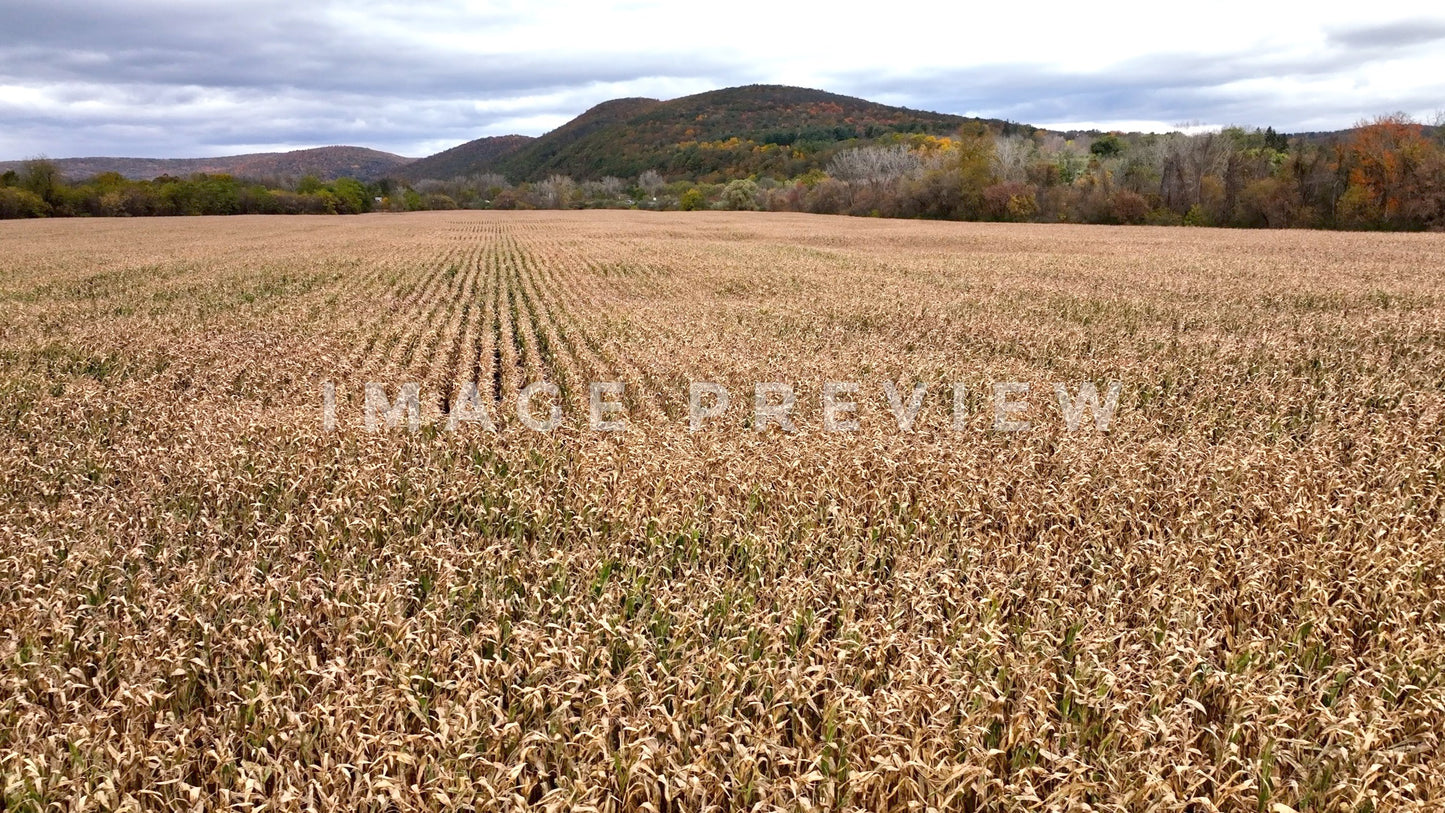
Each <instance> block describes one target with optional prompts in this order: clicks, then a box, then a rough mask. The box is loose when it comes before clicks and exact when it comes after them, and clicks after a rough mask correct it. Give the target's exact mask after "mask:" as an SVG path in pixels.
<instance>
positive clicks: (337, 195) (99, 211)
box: [0, 159, 380, 218]
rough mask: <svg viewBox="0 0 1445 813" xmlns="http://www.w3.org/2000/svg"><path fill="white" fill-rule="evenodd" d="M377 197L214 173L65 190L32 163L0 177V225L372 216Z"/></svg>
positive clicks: (50, 169)
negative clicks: (2, 221) (39, 220)
mask: <svg viewBox="0 0 1445 813" xmlns="http://www.w3.org/2000/svg"><path fill="white" fill-rule="evenodd" d="M378 191H380V190H379V189H378V188H377V187H376V186H374V185H369V184H364V183H362V182H361V181H358V180H355V179H353V178H338V179H336V180H334V181H330V182H322V181H321V180H319V179H317V178H316V177H314V176H305V177H303V178H301V179H300V180H298V181H295V182H289V183H288V182H284V181H270V182H266V181H258V180H243V179H240V178H235V177H232V176H230V175H221V174H217V175H208V174H195V175H191V176H189V177H186V178H175V177H171V176H168V175H163V176H161V177H159V178H156V179H154V180H149V181H137V180H131V179H128V178H126V177H124V176H122V175H120V174H119V173H116V172H105V173H101V174H99V175H96V176H94V177H92V178H89V179H87V180H85V181H82V182H79V183H70V182H67V181H66V180H65V178H64V177H63V176H62V175H61V173H60V170H59V168H58V167H57V166H56V165H55V164H54V163H53V162H51V161H47V160H44V159H37V160H34V161H27V162H25V164H24V165H23V166H22V167H21V169H20V170H19V171H18V172H17V171H15V170H9V171H7V172H5V173H4V174H0V218H23V217H150V216H162V215H243V214H360V213H362V212H369V211H372V209H373V208H374V207H375V201H376V199H377V192H378Z"/></svg>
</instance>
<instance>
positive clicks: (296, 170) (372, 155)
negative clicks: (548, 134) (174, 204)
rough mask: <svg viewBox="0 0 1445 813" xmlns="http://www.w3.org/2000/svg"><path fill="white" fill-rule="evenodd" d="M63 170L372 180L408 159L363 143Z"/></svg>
mask: <svg viewBox="0 0 1445 813" xmlns="http://www.w3.org/2000/svg"><path fill="white" fill-rule="evenodd" d="M51 160H52V162H53V163H54V164H55V165H56V166H58V167H59V168H60V172H61V174H63V175H64V176H65V177H66V178H68V179H71V180H80V179H83V178H89V177H91V176H94V175H98V174H100V173H102V172H118V173H120V174H121V175H123V176H125V177H127V178H130V179H132V180H149V179H151V178H158V177H160V176H162V175H172V176H177V177H182V176H187V175H192V174H194V173H197V172H205V173H209V174H227V175H235V176H237V177H244V178H288V177H289V178H300V177H302V176H305V175H315V176H317V177H318V178H320V179H321V180H324V181H330V180H334V179H336V178H340V177H343V176H346V177H352V178H358V179H361V180H368V181H369V180H375V179H377V178H383V177H386V176H388V175H394V174H396V172H397V170H398V169H400V168H401V167H404V166H406V165H407V164H410V163H411V162H412V161H413V160H415V159H412V158H406V157H404V156H400V155H394V154H392V153H389V152H382V151H380V150H373V149H368V148H366V147H347V146H339V147H316V148H314V149H309V150H292V151H290V152H258V153H250V154H246V155H223V156H217V157H214V158H108V157H100V158H55V159H51ZM24 163H25V162H24V161H0V172H4V171H6V170H9V169H14V170H17V171H18V170H19V169H20V168H21V167H22V166H23V165H24Z"/></svg>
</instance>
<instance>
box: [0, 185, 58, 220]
mask: <svg viewBox="0 0 1445 813" xmlns="http://www.w3.org/2000/svg"><path fill="white" fill-rule="evenodd" d="M50 211H51V209H50V204H48V203H46V202H45V199H44V198H42V197H40V196H39V195H37V194H35V193H34V192H31V191H30V190H28V189H16V188H14V187H0V219H9V218H19V217H45V216H47V215H49V214H50Z"/></svg>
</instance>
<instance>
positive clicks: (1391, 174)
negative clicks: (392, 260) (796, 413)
mask: <svg viewBox="0 0 1445 813" xmlns="http://www.w3.org/2000/svg"><path fill="white" fill-rule="evenodd" d="M416 190H417V192H418V194H419V195H420V197H421V199H422V204H423V206H424V207H425V208H452V207H460V208H493V209H517V208H592V207H617V208H649V209H681V210H691V209H761V210H772V211H798V212H813V213H819V214H847V215H860V216H881V217H901V218H936V219H949V220H988V221H1016V222H1072V223H1102V224H1156V225H1187V226H1234V227H1245V228H1290V227H1293V228H1317V229H1381V230H1426V229H1445V128H1442V127H1441V126H1438V125H1437V126H1433V127H1426V126H1424V125H1421V124H1419V123H1417V122H1414V121H1412V120H1410V119H1409V118H1408V117H1406V116H1404V115H1400V114H1397V115H1391V116H1382V117H1379V118H1376V119H1374V120H1372V121H1369V122H1363V123H1361V124H1360V125H1358V126H1357V127H1355V128H1354V129H1352V130H1349V131H1346V132H1343V133H1336V134H1329V135H1326V136H1318V137H1311V136H1295V137H1286V136H1284V135H1282V134H1280V133H1277V132H1275V131H1274V129H1273V128H1265V129H1262V130H1261V129H1252V130H1247V129H1244V128H1239V127H1231V128H1225V129H1223V130H1219V131H1210V132H1200V133H1193V134H1187V133H1179V132H1176V133H1168V134H1147V133H1129V134H1124V133H1076V134H1071V135H1066V134H1060V133H1052V132H1047V131H1042V130H1031V129H1029V128H1024V127H1012V128H1010V129H1009V131H1008V132H1006V133H1005V132H1000V131H999V130H997V129H990V128H989V127H987V126H985V125H983V124H969V125H965V126H964V128H963V129H961V130H959V131H958V132H956V133H954V134H952V135H950V136H937V135H931V134H926V133H913V134H894V135H893V136H892V137H891V138H889V139H884V140H881V141H875V142H874V143H869V144H863V145H860V146H855V147H851V148H845V149H842V150H839V151H837V152H836V153H834V154H833V156H832V158H831V160H830V161H829V162H828V163H827V164H826V166H825V167H823V168H813V169H810V170H808V171H807V172H805V173H802V174H800V175H797V176H795V177H791V178H785V179H780V178H775V177H772V176H768V175H753V176H750V177H748V178H737V179H733V180H729V181H726V182H720V183H696V182H693V181H691V180H688V179H687V178H679V179H674V180H671V181H669V180H667V179H666V178H664V176H663V175H662V174H660V173H658V172H657V171H655V170H648V171H646V172H643V173H642V174H640V175H639V176H637V177H636V178H635V179H631V180H623V179H620V178H616V177H604V178H601V179H598V180H591V181H581V182H579V181H574V180H573V179H572V178H570V177H568V176H565V175H552V176H550V177H549V178H547V179H545V180H543V181H539V182H535V183H530V184H527V183H524V184H517V185H511V184H508V183H507V180H506V179H505V178H504V177H502V176H501V175H497V174H481V175H475V176H469V177H459V178H454V179H452V180H450V181H422V182H420V183H418V184H417V185H416Z"/></svg>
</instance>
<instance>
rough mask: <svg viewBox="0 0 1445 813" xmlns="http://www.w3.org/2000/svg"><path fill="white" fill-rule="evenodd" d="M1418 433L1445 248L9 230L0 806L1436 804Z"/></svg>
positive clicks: (551, 228) (1064, 230) (608, 220)
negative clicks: (1098, 398)
mask: <svg viewBox="0 0 1445 813" xmlns="http://www.w3.org/2000/svg"><path fill="white" fill-rule="evenodd" d="M544 380H545V381H549V382H553V383H555V384H557V385H558V386H559V387H560V388H561V391H562V394H563V398H562V401H563V408H564V412H563V424H562V426H561V428H559V429H558V430H556V431H555V432H552V433H548V434H542V433H538V432H535V431H533V430H531V429H528V428H526V427H525V426H521V425H519V424H518V422H517V420H516V419H515V409H514V404H515V396H516V394H517V393H518V391H519V390H520V388H521V387H523V386H525V385H526V384H528V383H531V382H535V381H544ZM610 380H619V381H622V382H624V383H625V385H626V396H625V400H626V404H627V408H628V421H629V424H628V428H627V429H626V430H625V431H623V432H621V433H603V432H594V431H590V430H589V429H588V428H587V424H586V411H587V407H586V398H587V382H590V381H610ZM885 380H892V381H900V382H903V383H902V384H901V388H902V389H904V390H905V392H906V391H907V387H908V386H909V385H910V384H911V382H914V381H918V382H924V383H926V384H928V385H929V390H928V394H927V398H926V401H925V403H924V407H923V412H922V414H921V416H920V417H919V419H918V423H917V424H916V425H915V426H914V427H913V431H911V432H904V431H902V430H900V429H899V428H898V427H897V426H896V425H895V424H894V422H893V416H892V414H891V413H890V412H889V409H888V406H887V403H886V401H885V400H884V398H883V396H882V394H881V393H882V390H881V389H880V387H881V386H882V382H883V381H885ZM1110 380H1119V381H1121V382H1122V384H1123V389H1122V395H1121V396H1120V400H1119V405H1118V412H1117V414H1116V415H1115V417H1114V421H1113V425H1112V427H1111V429H1110V431H1109V432H1107V433H1105V432H1101V431H1097V430H1096V429H1094V428H1093V427H1091V426H1089V425H1088V424H1086V425H1085V426H1084V428H1082V429H1081V430H1080V431H1078V432H1074V433H1070V432H1067V431H1065V428H1064V424H1063V420H1062V418H1061V416H1060V409H1059V406H1058V404H1057V402H1056V401H1055V400H1054V396H1053V392H1052V389H1051V387H1052V383H1053V382H1066V383H1068V384H1069V386H1070V387H1075V386H1076V385H1077V384H1078V383H1080V382H1083V381H1093V382H1096V383H1097V384H1098V385H1099V387H1100V389H1101V390H1102V389H1103V388H1104V386H1105V385H1106V383H1107V382H1108V381H1110ZM327 381H330V382H334V383H335V385H336V392H337V413H336V414H337V423H338V426H337V428H336V430H335V431H333V432H327V431H324V429H323V425H322V385H323V382H327ZM368 381H374V382H383V383H385V384H386V386H387V393H388V395H389V396H391V397H394V396H395V395H396V393H397V392H398V390H399V387H400V385H401V384H402V383H404V382H406V381H415V382H419V383H421V385H422V387H421V402H422V406H423V412H424V413H425V414H424V416H423V417H424V418H425V419H426V420H425V421H424V423H425V424H426V425H425V426H424V427H423V429H422V431H421V432H419V433H416V434H410V433H407V432H404V431H400V430H393V431H389V432H380V433H371V432H367V431H365V430H364V429H363V427H362V418H361V416H362V401H363V383H364V382H368ZM469 381H470V382H476V383H477V384H478V387H479V393H480V395H481V399H482V401H483V402H485V403H486V404H490V405H493V406H495V407H497V409H496V415H495V417H496V418H497V420H498V421H499V423H500V427H499V428H500V431H499V432H497V433H495V434H493V433H489V432H487V431H485V430H484V429H482V428H480V427H478V426H471V425H463V426H462V427H461V430H460V431H458V432H455V433H451V432H447V431H445V430H444V429H441V428H439V426H440V425H441V424H442V423H444V420H445V418H444V417H441V416H440V415H439V409H440V406H441V404H442V403H443V402H444V401H448V399H449V396H452V395H454V394H455V393H457V392H459V391H460V389H459V387H458V385H459V384H460V383H462V382H469ZM690 381H715V382H720V383H723V384H725V385H727V387H728V388H729V390H730V392H731V394H732V401H733V404H732V407H731V409H730V411H729V412H728V413H727V414H726V415H724V416H722V417H720V418H716V419H713V420H711V421H709V422H708V423H707V425H706V427H705V429H704V430H703V431H701V432H698V433H696V434H694V433H691V432H689V431H688V427H687V392H688V382H690ZM758 381H786V382H791V383H792V384H793V385H794V387H795V389H796V392H797V395H798V404H797V411H796V422H797V425H798V429H799V431H798V432H797V433H796V434H786V433H783V432H781V431H779V430H777V429H776V428H774V429H771V430H769V431H767V432H765V433H760V432H755V431H753V430H752V429H751V428H749V415H750V414H751V407H752V401H753V393H752V385H753V383H754V382H758ZM826 381H857V382H859V383H860V384H861V385H862V387H861V389H860V390H859V393H858V395H857V400H858V405H859V406H858V418H859V420H860V422H861V424H862V426H861V429H860V430H859V431H857V432H853V433H841V434H839V433H825V432H823V431H822V425H821V392H822V387H823V383H824V382H826ZM996 381H1020V382H1028V383H1029V384H1030V385H1031V390H1030V393H1029V395H1028V397H1027V401H1028V403H1029V407H1028V412H1027V413H1026V416H1027V417H1028V418H1029V419H1030V420H1031V421H1032V422H1033V425H1032V427H1031V428H1030V429H1029V430H1028V431H1024V432H1014V433H1010V432H999V431H994V430H993V429H992V428H991V421H992V412H991V407H990V405H989V404H990V402H989V398H990V389H989V388H990V384H991V383H992V382H996ZM955 382H957V383H962V384H964V385H965V392H966V398H967V401H966V407H967V410H966V412H965V415H966V416H967V422H968V426H967V427H966V428H965V429H964V430H962V431H955V430H954V429H953V428H952V426H951V420H952V415H951V412H950V409H949V407H950V404H951V403H952V390H951V387H952V385H953V384H954V383H955ZM544 401H545V399H543V401H539V403H544ZM1442 406H1445V239H1442V236H1441V235H1378V234H1341V233H1304V232H1287V233H1281V232H1270V233H1261V232H1240V231H1212V230H1191V229H1163V228H1154V229H1150V228H1140V229H1130V228H1109V227H1072V226H1014V225H986V224H961V223H926V222H901V221H882V220H867V219H837V218H823V217H810V216H806V215H772V214H752V213H678V214H647V213H626V212H605V213H604V212H598V213H583V212H552V213H540V212H539V213H530V212H522V213H480V212H478V213H471V212H447V213H442V212H437V213H421V214H415V215H368V216H360V217H330V218H301V217H295V218H279V217H277V218H269V219H268V218H259V219H258V218H241V217H237V218H220V219H209V218H207V219H201V218H196V219H179V218H177V219H154V220H55V221H38V222H5V223H0V785H3V797H0V798H3V802H0V810H70V809H75V810H80V809H176V810H182V809H192V808H193V807H201V808H221V807H228V808H232V809H236V810H243V809H261V808H262V807H264V808H266V809H275V810H283V811H284V810H313V809H316V810H321V809H336V810H371V811H383V810H396V811H402V810H417V809H438V808H442V809H466V808H473V807H475V808H476V809H486V810H490V809H512V808H518V809H520V808H528V807H545V808H551V809H558V810H585V809H600V810H653V811H676V810H704V809H744V808H746V809H768V810H771V809H782V810H807V809H812V808H827V809H868V810H885V809H886V810H905V809H906V810H925V809H937V810H1038V809H1048V810H1130V811H1133V810H1139V811H1144V810H1192V811H1211V810H1215V809H1219V810H1249V811H1256V810H1259V811H1270V812H1271V813H1280V811H1287V810H1291V809H1293V810H1299V811H1305V810H1311V811H1314V810H1321V811H1323V810H1331V811H1336V810H1338V811H1346V810H1348V811H1370V810H1407V809H1420V810H1425V809H1436V810H1438V809H1441V808H1442V807H1445V742H1442V738H1445V674H1442V670H1445V530H1442V528H1441V524H1440V523H1441V515H1442V478H1445V448H1442V438H1445V417H1442V414H1445V413H1442ZM543 411H545V410H543Z"/></svg>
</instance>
